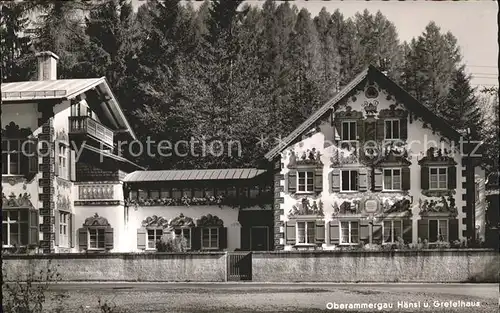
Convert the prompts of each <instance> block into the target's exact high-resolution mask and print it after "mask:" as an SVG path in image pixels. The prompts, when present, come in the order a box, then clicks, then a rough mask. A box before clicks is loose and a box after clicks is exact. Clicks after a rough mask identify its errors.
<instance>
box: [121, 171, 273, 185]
mask: <svg viewBox="0 0 500 313" xmlns="http://www.w3.org/2000/svg"><path fill="white" fill-rule="evenodd" d="M265 172H266V170H261V169H256V168H230V169H199V170H167V171H163V170H159V171H135V172H133V173H130V174H128V175H127V176H125V179H124V181H125V182H153V181H174V180H176V181H179V180H184V181H193V180H223V179H251V178H254V177H256V176H259V175H261V174H263V173H265Z"/></svg>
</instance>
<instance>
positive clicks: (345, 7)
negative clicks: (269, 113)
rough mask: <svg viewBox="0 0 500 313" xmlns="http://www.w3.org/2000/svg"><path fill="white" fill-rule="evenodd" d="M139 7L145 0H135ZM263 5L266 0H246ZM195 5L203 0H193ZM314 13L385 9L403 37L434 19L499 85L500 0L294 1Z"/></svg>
mask: <svg viewBox="0 0 500 313" xmlns="http://www.w3.org/2000/svg"><path fill="white" fill-rule="evenodd" d="M132 2H133V5H134V7H135V8H137V7H138V6H139V5H141V4H143V3H144V2H145V1H143V0H132ZM246 2H247V3H250V4H251V5H258V6H261V5H262V3H263V2H264V1H257V0H254V1H246ZM193 4H194V5H195V7H197V6H198V5H199V4H201V2H198V1H196V2H195V1H193ZM293 4H294V5H296V6H297V7H298V8H299V9H301V8H306V9H307V10H308V11H309V12H311V14H312V15H313V16H315V15H317V14H318V13H319V11H320V10H321V9H322V8H323V7H325V8H326V9H327V11H328V12H330V13H333V12H334V11H335V10H336V9H339V11H340V12H341V13H343V14H344V16H346V17H352V16H354V14H356V13H357V12H362V11H363V10H365V9H367V10H368V11H370V12H371V13H376V12H377V11H380V12H382V14H384V15H385V16H386V17H387V19H389V20H390V21H391V22H393V23H394V25H395V26H396V28H397V30H398V34H399V39H400V41H410V40H411V39H412V38H414V37H417V36H419V35H420V34H421V33H422V32H423V31H424V29H425V26H426V25H427V24H429V22H431V21H434V22H435V23H436V24H437V25H438V26H439V27H440V28H441V30H442V31H443V32H447V31H450V32H451V33H452V34H453V35H454V36H455V37H456V38H457V41H458V45H459V46H460V50H461V53H462V56H463V61H462V62H463V63H465V65H466V69H467V71H468V72H469V73H470V74H471V75H472V84H473V85H474V86H478V85H482V86H488V87H489V86H492V85H496V86H498V24H497V14H498V4H497V2H496V1H490V0H479V1H453V2H452V1H439V2H436V1H360V0H348V1H311V0H310V1H306V0H297V1H293Z"/></svg>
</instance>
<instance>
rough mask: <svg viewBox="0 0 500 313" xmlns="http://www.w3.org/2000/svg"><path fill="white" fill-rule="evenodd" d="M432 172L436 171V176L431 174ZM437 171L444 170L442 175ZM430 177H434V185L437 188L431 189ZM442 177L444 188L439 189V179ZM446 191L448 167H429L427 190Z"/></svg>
mask: <svg viewBox="0 0 500 313" xmlns="http://www.w3.org/2000/svg"><path fill="white" fill-rule="evenodd" d="M432 170H436V171H437V172H436V174H432ZM439 170H444V174H439ZM432 175H436V176H437V177H436V179H437V180H436V183H437V187H435V188H433V187H432ZM440 176H441V178H442V177H444V188H443V187H440V184H439V183H440V182H443V181H441V180H440V179H439V178H440ZM447 189H448V167H446V166H431V167H429V190H447Z"/></svg>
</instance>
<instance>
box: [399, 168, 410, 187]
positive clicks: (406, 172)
mask: <svg viewBox="0 0 500 313" xmlns="http://www.w3.org/2000/svg"><path fill="white" fill-rule="evenodd" d="M410 185H411V183H410V168H409V167H403V168H402V169H401V189H403V190H410Z"/></svg>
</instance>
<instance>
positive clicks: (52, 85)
mask: <svg viewBox="0 0 500 313" xmlns="http://www.w3.org/2000/svg"><path fill="white" fill-rule="evenodd" d="M92 88H99V89H100V91H101V92H102V93H103V94H105V95H106V96H107V97H109V99H110V100H109V102H110V105H109V106H106V108H104V112H105V113H106V114H107V113H109V114H110V115H112V116H113V117H112V118H111V120H112V121H115V122H116V124H117V125H118V126H119V127H122V128H125V129H126V130H127V131H128V133H130V135H131V136H132V138H133V139H135V140H137V137H136V135H135V133H134V131H133V129H132V127H131V126H130V124H129V122H128V120H127V118H126V117H125V114H123V111H122V109H121V107H120V105H119V103H118V100H116V97H115V95H114V94H113V92H112V91H111V88H110V87H109V83H108V81H107V79H106V78H105V77H101V78H80V79H57V80H42V81H22V82H13V83H3V84H2V102H6V103H9V102H10V103H12V102H23V101H34V100H49V99H53V100H55V99H61V100H70V99H73V98H75V97H77V96H79V95H81V94H83V93H85V92H86V91H88V90H90V89H92Z"/></svg>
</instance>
